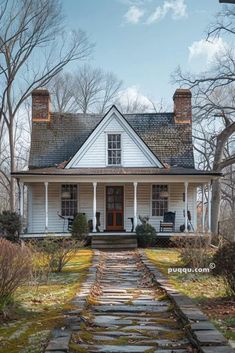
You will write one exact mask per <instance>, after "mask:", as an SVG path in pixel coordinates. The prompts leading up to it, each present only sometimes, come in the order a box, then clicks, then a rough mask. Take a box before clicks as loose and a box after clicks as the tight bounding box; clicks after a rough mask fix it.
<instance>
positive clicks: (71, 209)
mask: <svg viewBox="0 0 235 353" xmlns="http://www.w3.org/2000/svg"><path fill="white" fill-rule="evenodd" d="M76 213H77V185H74V184H64V185H61V214H62V216H65V217H74V216H75V215H76Z"/></svg>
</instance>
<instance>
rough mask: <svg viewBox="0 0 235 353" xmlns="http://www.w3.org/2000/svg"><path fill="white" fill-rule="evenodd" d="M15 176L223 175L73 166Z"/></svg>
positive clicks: (150, 169)
mask: <svg viewBox="0 0 235 353" xmlns="http://www.w3.org/2000/svg"><path fill="white" fill-rule="evenodd" d="M12 175H13V176H14V177H16V178H17V177H21V176H24V175H25V176H47V175H48V176H53V175H55V176H57V175H58V176H86V175H88V176H95V175H151V176H154V175H177V176H187V175H188V176H191V175H193V176H197V175H198V176H214V177H221V176H222V173H218V172H214V171H204V170H198V169H192V168H153V167H146V168H120V167H112V168H109V167H107V168H73V169H62V168H56V167H49V168H35V169H30V170H26V171H18V172H14V173H12Z"/></svg>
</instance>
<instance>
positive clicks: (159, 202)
mask: <svg viewBox="0 0 235 353" xmlns="http://www.w3.org/2000/svg"><path fill="white" fill-rule="evenodd" d="M167 211H168V186H167V185H153V186H152V216H163V215H164V212H167Z"/></svg>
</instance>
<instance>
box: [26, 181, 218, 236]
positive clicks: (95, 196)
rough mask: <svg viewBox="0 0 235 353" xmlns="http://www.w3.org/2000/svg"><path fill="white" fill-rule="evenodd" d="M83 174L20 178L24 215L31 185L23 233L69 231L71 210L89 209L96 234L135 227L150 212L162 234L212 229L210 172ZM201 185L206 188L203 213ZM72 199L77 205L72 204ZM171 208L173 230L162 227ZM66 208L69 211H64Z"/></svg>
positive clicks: (51, 233)
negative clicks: (84, 177) (106, 177)
mask: <svg viewBox="0 0 235 353" xmlns="http://www.w3.org/2000/svg"><path fill="white" fill-rule="evenodd" d="M77 179H78V180H77V182H76V181H75V180H74V179H73V180H67V178H64V180H58V181H56V180H55V179H54V180H53V181H52V180H48V181H39V180H37V181H36V180H35V181H34V180H30V181H29V180H28V181H25V183H22V182H21V183H20V189H21V195H22V197H21V198H20V213H21V215H22V217H24V209H23V204H24V202H23V195H24V191H23V190H24V187H25V186H26V187H27V190H28V210H27V216H28V217H27V225H26V231H25V232H24V234H22V237H25V238H26V237H31V236H32V237H39V236H40V237H43V236H44V235H45V236H46V235H48V234H50V235H59V236H69V233H70V232H69V229H68V223H69V221H68V220H69V219H71V212H74V213H73V214H75V213H77V212H81V213H84V214H85V215H86V217H87V220H88V221H90V222H91V223H92V232H91V233H90V235H91V236H92V235H95V234H97V235H98V234H100V235H102V234H103V233H104V234H105V235H106V236H107V235H108V234H112V233H113V232H115V234H118V233H119V234H129V233H133V232H135V228H136V225H137V224H138V223H140V219H139V216H147V217H148V218H149V223H150V224H151V225H152V226H153V227H155V229H156V232H157V234H158V236H164V235H165V236H167V235H169V236H172V235H175V236H178V235H182V226H183V228H184V233H185V234H187V233H189V234H196V233H198V232H200V233H202V234H204V233H205V232H210V229H211V219H210V207H211V206H210V205H211V202H210V200H211V191H210V190H211V183H210V181H209V182H208V178H207V179H206V180H205V179H204V180H202V181H201V182H198V181H196V180H195V179H192V178H191V179H190V178H187V180H185V178H183V177H180V178H179V177H178V178H177V179H178V180H176V178H169V177H168V178H167V177H165V180H163V178H162V177H161V178H159V177H157V176H154V178H151V179H150V178H148V179H150V180H148V181H147V180H144V179H146V178H144V177H142V178H141V179H142V180H140V178H138V179H137V178H132V180H130V178H129V180H125V181H123V182H122V181H121V180H120V179H121V177H120V176H119V178H118V180H115V179H116V178H115V177H113V178H110V177H109V180H106V181H105V180H104V181H102V180H96V181H94V180H91V181H84V180H81V179H80V178H77ZM111 179H113V180H112V181H111ZM133 179H134V180H133ZM65 186H71V187H72V189H69V192H68V191H66V190H67V189H65ZM158 186H159V187H160V188H158ZM162 186H164V190H165V191H163V193H161V187H162ZM198 188H201V190H202V207H201V208H200V216H199V217H198V212H197V202H198ZM158 189H159V190H160V191H159V190H158ZM71 190H72V191H71ZM156 190H157V191H156ZM206 191H207V197H206V196H205V194H206ZM71 192H72V194H71ZM71 195H72V196H71ZM205 200H207V202H206V201H205ZM71 205H73V207H72V208H71ZM206 209H207V214H208V217H207V219H206V217H205V214H206ZM71 210H73V211H71ZM75 211H76V212H75ZM165 211H171V212H174V213H175V225H174V230H173V231H171V232H169V231H167V230H166V231H165V232H160V222H161V221H162V220H163V214H164V212H165ZM188 211H190V214H191V222H190V228H188V225H189V223H188V220H187V217H185V216H184V215H185V214H187V212H188ZM97 213H98V214H99V224H98V222H97ZM62 214H63V217H61V215H62Z"/></svg>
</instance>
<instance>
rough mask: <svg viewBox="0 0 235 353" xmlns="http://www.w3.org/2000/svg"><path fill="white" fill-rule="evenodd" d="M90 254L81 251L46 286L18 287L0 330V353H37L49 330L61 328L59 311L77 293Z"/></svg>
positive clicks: (43, 284)
mask: <svg viewBox="0 0 235 353" xmlns="http://www.w3.org/2000/svg"><path fill="white" fill-rule="evenodd" d="M91 259H92V251H91V250H86V249H81V250H78V251H77V253H76V254H75V255H74V256H73V258H72V259H71V260H70V261H69V262H68V263H67V265H66V266H65V268H64V270H63V272H62V273H56V274H55V273H54V274H51V275H50V276H49V279H48V281H47V282H45V281H44V282H41V283H39V285H37V286H36V285H35V286H22V287H20V288H19V289H18V290H17V292H16V293H15V298H14V299H15V300H14V306H13V307H11V309H10V310H9V313H7V314H8V316H9V317H10V318H11V319H10V320H8V321H6V322H3V324H2V325H1V326H0V353H5V352H8V353H31V352H32V353H41V352H43V351H44V348H45V345H46V343H47V341H48V339H49V336H50V330H51V329H52V328H53V327H55V326H62V325H63V310H65V309H70V308H71V304H70V301H71V300H72V298H73V297H74V296H75V294H76V293H77V292H78V291H79V287H80V284H81V283H82V282H83V281H84V279H85V276H86V273H87V270H88V268H89V266H90V264H91Z"/></svg>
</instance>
